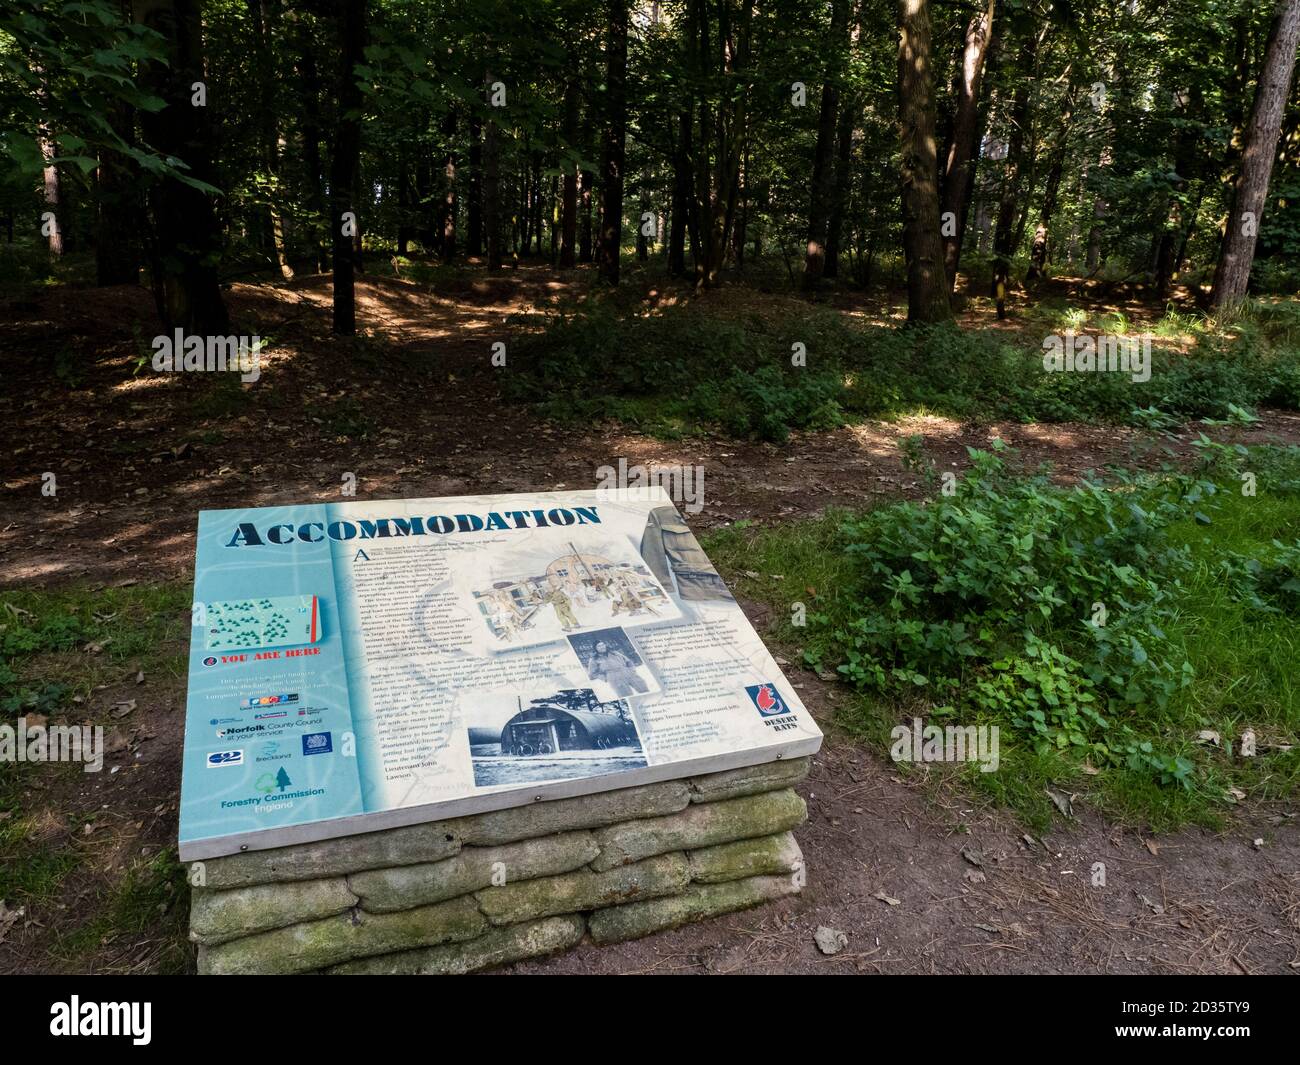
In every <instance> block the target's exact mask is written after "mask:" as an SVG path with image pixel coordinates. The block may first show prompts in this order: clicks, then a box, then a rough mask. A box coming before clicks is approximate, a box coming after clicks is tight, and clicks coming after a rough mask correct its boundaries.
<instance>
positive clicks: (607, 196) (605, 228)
mask: <svg viewBox="0 0 1300 1065" xmlns="http://www.w3.org/2000/svg"><path fill="white" fill-rule="evenodd" d="M627 4H628V0H609V8H608V10H609V27H608V33H607V35H606V38H605V116H604V117H605V127H604V129H605V136H604V145H603V151H602V154H601V170H602V176H601V212H600V243H599V247H600V252H599V260H600V263H599V264H600V276H601V277H602V278H604V279H605V280H606V281H608V282H609V283H610V284H611V285H617V284H618V278H619V259H620V252H621V250H622V245H623V177H624V174H623V167H624V164H625V159H626V152H627V145H626V138H627Z"/></svg>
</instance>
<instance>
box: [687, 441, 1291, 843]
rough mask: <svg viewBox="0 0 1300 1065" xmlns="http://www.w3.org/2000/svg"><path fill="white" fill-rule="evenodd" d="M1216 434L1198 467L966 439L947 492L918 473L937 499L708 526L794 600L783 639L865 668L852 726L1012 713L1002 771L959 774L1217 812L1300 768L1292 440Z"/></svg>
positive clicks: (1132, 807) (976, 780) (1041, 816)
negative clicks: (1256, 441)
mask: <svg viewBox="0 0 1300 1065" xmlns="http://www.w3.org/2000/svg"><path fill="white" fill-rule="evenodd" d="M1201 447H1202V451H1203V453H1204V459H1203V462H1202V468H1201V469H1199V470H1198V471H1197V472H1196V473H1194V474H1179V473H1175V472H1173V471H1171V470H1166V471H1164V472H1162V473H1161V474H1159V475H1153V476H1147V475H1144V476H1131V475H1124V474H1115V475H1112V476H1110V477H1108V478H1106V479H1102V478H1100V477H1098V478H1096V479H1093V480H1089V481H1086V482H1084V483H1082V484H1079V485H1077V486H1074V487H1070V488H1063V487H1060V486H1058V485H1055V484H1054V483H1052V482H1051V480H1050V479H1049V478H1048V477H1047V476H1046V474H1045V473H1044V474H1038V475H1031V476H1025V475H1018V474H1015V473H1013V472H1011V471H1010V470H1009V469H1008V468H1007V467H1006V465H1005V464H1004V462H1003V461H1002V459H1001V458H1000V457H999V456H997V455H994V454H984V453H979V452H973V453H972V459H973V468H972V469H971V471H969V472H968V473H965V474H964V475H963V476H962V477H961V479H960V481H959V482H957V483H956V484H955V485H954V486H951V487H954V488H955V491H953V493H952V494H951V495H949V494H945V493H944V491H943V486H942V485H941V484H940V483H939V482H938V481H937V479H935V478H934V473H933V470H922V473H923V475H927V476H930V477H931V478H932V485H933V488H934V492H933V496H932V497H931V498H930V499H929V500H927V501H926V502H925V503H912V502H900V503H894V504H891V505H888V506H883V507H880V508H877V509H876V510H873V511H870V512H868V513H866V514H845V513H839V514H831V515H827V516H826V517H824V518H822V519H820V520H817V521H813V522H809V523H803V524H799V525H795V526H783V527H781V528H778V529H772V530H757V529H753V528H750V527H744V526H737V527H733V528H732V529H728V530H725V531H723V532H720V533H716V534H714V535H712V536H711V537H709V538H708V544H707V546H708V549H709V551H710V553H711V554H712V555H713V556H714V557H715V559H716V560H717V562H718V563H719V565H720V566H722V567H723V569H724V570H725V571H727V572H728V575H729V576H731V577H732V578H733V579H734V580H735V581H736V582H737V584H738V591H740V592H741V594H744V595H748V596H753V597H756V598H762V599H765V600H767V601H769V602H772V603H774V604H776V605H777V606H778V609H779V611H781V613H780V616H779V620H778V622H777V624H776V625H775V626H774V627H773V629H772V632H771V635H772V636H773V637H774V638H775V639H776V640H777V641H778V642H779V643H781V644H783V645H785V646H787V647H790V648H793V649H795V650H796V651H798V652H801V653H802V654H803V657H804V659H805V661H806V662H807V663H808V664H810V665H812V666H813V667H815V668H817V669H818V671H819V672H820V673H822V674H823V675H826V676H838V677H839V678H840V679H841V680H842V681H843V682H844V683H846V684H847V685H848V686H849V688H850V689H851V690H852V692H853V693H854V695H853V698H852V699H851V700H850V704H849V706H848V707H847V708H846V709H845V710H844V711H843V712H842V713H841V715H840V723H841V724H842V725H844V726H845V727H846V728H848V729H849V730H851V731H852V732H854V733H856V734H857V735H860V736H862V737H863V738H864V739H865V740H866V741H867V742H869V743H870V744H872V745H874V746H876V747H877V748H878V749H881V750H882V751H884V750H888V747H889V737H890V730H891V729H893V728H894V727H895V726H896V725H898V724H900V723H906V722H909V721H910V720H911V718H912V717H913V716H919V717H922V718H924V719H925V720H926V722H927V723H933V724H938V725H941V726H942V725H945V724H956V725H961V726H967V725H997V726H998V727H999V729H1000V731H1001V765H1000V767H999V769H998V771H996V772H991V773H981V772H978V770H977V768H976V767H975V766H967V767H965V769H964V770H963V772H964V774H965V775H966V776H967V777H968V779H969V780H970V782H971V783H972V785H973V786H974V787H975V788H977V789H979V790H980V791H983V792H985V793H987V794H988V795H989V796H990V797H991V798H993V799H996V800H997V801H999V802H1003V803H1007V804H1009V805H1011V806H1013V807H1015V808H1016V809H1018V810H1019V811H1020V812H1021V813H1022V815H1023V816H1025V817H1026V819H1028V820H1029V821H1030V822H1031V823H1034V824H1036V825H1039V826H1041V825H1043V824H1045V823H1046V822H1047V821H1048V820H1050V817H1051V816H1052V802H1053V800H1052V799H1051V797H1050V796H1049V795H1048V789H1049V788H1052V789H1054V790H1057V791H1058V792H1061V791H1069V790H1078V791H1085V792H1087V793H1088V794H1089V795H1090V796H1091V798H1092V800H1093V801H1094V802H1095V803H1096V804H1097V805H1099V806H1101V807H1102V808H1103V809H1105V810H1107V811H1108V812H1109V813H1111V814H1113V815H1115V816H1117V817H1119V818H1120V819H1123V820H1126V821H1130V822H1139V823H1146V824H1148V825H1151V826H1152V827H1155V828H1157V829H1168V828H1172V827H1175V826H1177V825H1179V824H1183V823H1186V822H1196V823H1201V824H1206V825H1215V824H1218V823H1219V822H1220V821H1221V819H1222V817H1223V815H1224V814H1225V813H1226V812H1227V811H1228V810H1229V809H1230V808H1231V807H1232V805H1234V804H1235V803H1236V802H1237V801H1239V798H1240V797H1241V796H1242V795H1244V796H1245V797H1246V798H1248V799H1249V800H1271V799H1276V798H1280V797H1283V796H1289V795H1294V792H1295V787H1296V783H1297V775H1298V774H1300V747H1296V748H1294V749H1290V750H1288V749H1286V748H1287V746H1288V745H1294V744H1295V740H1296V733H1297V730H1300V691H1298V689H1300V684H1298V683H1297V681H1296V678H1295V675H1294V666H1295V663H1296V661H1297V660H1300V656H1297V642H1298V641H1300V638H1298V637H1297V628H1298V626H1297V619H1300V539H1297V538H1296V530H1297V529H1300V449H1295V448H1291V449H1274V448H1253V449H1246V448H1240V447H1236V448H1228V447H1223V446H1221V445H1215V444H1211V443H1210V442H1208V441H1204V440H1203V441H1202V444H1201ZM1247 474H1249V475H1251V476H1253V487H1254V491H1255V494H1254V495H1249V494H1245V492H1246V491H1248V490H1249V487H1250V484H1251V481H1250V478H1247V477H1245V476H1244V475H1247ZM800 603H802V604H803V605H804V608H805V610H806V622H807V623H806V625H804V626H799V625H798V624H797V621H798V610H797V604H800ZM1247 730H1250V731H1252V732H1253V733H1254V735H1255V740H1256V744H1257V753H1256V755H1255V756H1254V757H1250V758H1248V757H1242V754H1241V743H1242V736H1243V734H1245V733H1246V732H1247Z"/></svg>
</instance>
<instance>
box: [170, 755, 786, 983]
mask: <svg viewBox="0 0 1300 1065" xmlns="http://www.w3.org/2000/svg"><path fill="white" fill-rule="evenodd" d="M807 772H808V759H806V758H800V759H791V760H787V761H778V762H771V763H768V764H766V765H762V766H755V767H752V768H746V769H735V770H729V771H727V772H723V773H713V774H709V775H707V776H700V777H693V778H690V779H687V780H674V781H667V782H664V783H659V784H648V785H645V786H643V787H635V788H624V789H620V790H618V791H609V792H604V793H602V794H599V795H587V796H581V797H578V798H571V799H559V800H555V801H551V802H537V803H533V804H532V805H530V806H523V807H518V808H515V809H511V810H498V811H494V812H491V813H484V814H476V815H473V816H470V817H462V818H455V819H452V820H447V821H439V822H435V823H432V824H424V825H413V826H410V827H407V828H395V829H390V830H388V831H384V832H371V833H367V834H364V835H358V836H348V837H344V838H342V839H334V840H327V841H324V842H321V843H309V844H302V845H300V846H293V847H283V848H279V849H276V850H264V851H247V852H244V853H241V854H236V855H232V856H230V857H227V858H213V859H208V860H207V861H204V862H201V863H199V862H196V863H193V864H192V866H191V877H190V879H191V883H192V884H198V885H202V886H196V887H195V888H194V892H193V904H192V908H191V912H190V938H191V939H192V940H194V941H195V942H196V943H198V944H199V956H198V970H199V972H200V973H212V974H223V973H300V972H329V973H430V974H434V973H467V972H471V971H473V970H476V969H483V968H487V967H489V966H493V965H502V964H506V963H508V962H512V961H518V960H520V959H522V958H531V957H537V956H540V955H544V954H550V953H552V952H554V951H559V950H565V949H567V948H569V947H571V946H573V945H574V944H576V943H578V942H579V941H580V940H582V938H583V937H584V935H585V936H590V938H591V940H592V942H594V943H597V944H604V943H617V942H621V941H623V940H627V939H634V938H636V937H638V936H644V935H649V934H650V933H652V932H657V931H660V930H662V929H666V928H674V927H676V926H678V925H681V924H685V923H686V922H688V921H699V920H703V919H705V918H708V917H712V916H715V915H717V914H721V913H728V912H731V911H734V910H743V909H746V908H748V907H750V906H756V905H758V904H759V903H763V902H767V901H769V900H772V899H777V898H781V897H783V896H786V895H792V894H795V893H796V892H798V891H799V890H800V888H801V887H802V885H803V883H804V870H803V863H802V858H801V856H800V853H799V846H798V844H797V843H796V842H795V840H794V836H793V835H792V834H791V829H793V828H794V827H795V826H796V825H799V824H801V823H802V822H803V821H804V819H805V817H806V807H805V806H804V802H803V800H802V799H801V798H800V797H799V796H798V795H796V794H795V793H794V791H793V790H791V789H792V786H793V785H794V784H797V783H798V782H799V781H800V780H802V779H803V778H804V777H805V776H806V775H807Z"/></svg>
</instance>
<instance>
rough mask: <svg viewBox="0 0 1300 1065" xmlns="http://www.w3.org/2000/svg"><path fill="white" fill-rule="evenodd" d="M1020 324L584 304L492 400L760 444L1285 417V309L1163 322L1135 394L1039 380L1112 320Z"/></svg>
mask: <svg viewBox="0 0 1300 1065" xmlns="http://www.w3.org/2000/svg"><path fill="white" fill-rule="evenodd" d="M1093 318H1095V320H1092V319H1093ZM535 321H536V317H535V316H531V317H530V319H529V324H530V325H531V324H533V323H535ZM1029 321H1030V326H1029V328H1027V329H1026V330H1025V331H1024V332H1023V333H1022V334H1021V336H1020V337H1019V338H1018V339H1015V340H1008V339H1007V338H1006V336H1005V335H1002V334H995V333H991V332H989V333H981V332H975V331H963V330H961V329H959V328H956V327H954V326H936V327H925V328H909V329H895V328H883V327H870V328H862V327H860V326H858V325H856V324H855V323H853V322H852V321H850V320H849V319H847V318H845V317H844V316H843V315H841V314H839V313H838V312H836V311H834V310H830V309H826V308H819V307H816V306H812V305H809V304H806V303H803V302H802V301H799V300H794V299H784V300H782V301H779V302H778V303H777V304H776V305H775V311H772V310H769V311H767V312H765V313H759V312H758V311H756V310H754V309H752V308H747V307H746V305H745V304H743V303H738V304H737V305H736V306H732V305H730V304H727V303H722V304H719V303H718V302H716V301H714V302H710V301H698V302H687V303H684V304H679V305H673V306H670V307H667V308H666V309H663V310H658V311H654V312H646V311H644V310H643V309H640V308H633V307H626V306H620V305H618V304H617V303H615V302H614V301H612V300H602V299H599V298H592V299H588V300H587V301H586V302H584V303H582V304H580V305H575V306H570V307H566V308H564V309H561V310H559V311H556V312H555V313H553V314H551V315H549V316H548V317H547V319H546V322H545V325H544V327H543V328H542V329H541V330H540V331H536V332H532V333H530V334H529V335H526V336H525V337H524V338H523V339H521V340H520V341H519V342H518V343H517V344H516V345H515V346H514V347H513V348H512V350H511V354H510V358H511V367H512V373H511V374H510V375H509V376H508V377H507V378H505V380H504V382H503V388H504V390H505V393H506V396H507V398H509V399H512V400H515V401H519V402H527V403H531V404H534V405H536V406H537V407H538V408H539V410H540V411H541V412H542V413H543V414H544V415H545V416H547V417H551V418H554V419H557V420H560V421H570V422H588V421H592V420H599V419H617V420H619V421H622V422H625V423H628V424H631V425H634V426H636V427H638V428H640V429H642V430H644V431H647V432H650V433H654V434H656V435H659V436H666V437H675V436H680V435H682V434H685V433H693V432H698V431H701V430H703V429H706V428H721V429H722V430H723V431H725V432H727V433H729V434H731V435H734V436H738V437H757V438H759V439H764V440H772V441H782V440H784V439H785V438H786V436H787V435H788V433H789V432H790V431H791V430H792V429H825V428H831V427H834V426H836V425H839V424H841V423H842V422H844V421H845V420H846V419H848V420H851V419H854V418H861V417H877V418H889V417H894V416H898V415H903V414H909V413H913V412H916V411H918V410H924V411H928V412H932V413H935V414H941V415H949V416H952V417H956V418H962V419H966V420H1003V419H1010V420H1017V421H1025V422H1030V421H1040V422H1041V421H1048V422H1056V421H1093V422H1109V423H1134V424H1149V423H1150V422H1151V420H1152V418H1153V417H1156V416H1159V417H1163V418H1164V419H1167V420H1169V421H1171V422H1172V421H1185V420H1187V419H1190V418H1199V417H1213V418H1227V417H1230V416H1232V415H1233V412H1234V410H1240V411H1244V412H1251V411H1253V410H1254V409H1255V408H1257V407H1259V406H1261V405H1266V406H1276V407H1284V408H1288V409H1296V408H1297V407H1300V342H1298V340H1297V338H1300V308H1297V306H1296V305H1295V304H1294V303H1282V302H1278V303H1270V304H1264V303H1262V302H1260V303H1258V304H1255V305H1252V309H1251V310H1250V311H1249V312H1248V313H1247V314H1245V315H1243V316H1242V317H1241V318H1240V319H1238V320H1236V321H1234V322H1233V323H1232V324H1231V326H1230V328H1227V329H1225V330H1222V331H1218V332H1211V331H1208V330H1207V329H1206V328H1204V324H1203V323H1199V324H1198V323H1193V322H1191V321H1190V320H1189V321H1187V322H1184V321H1183V320H1182V319H1178V318H1177V316H1176V315H1175V318H1174V319H1170V320H1169V321H1168V323H1167V324H1166V325H1165V328H1164V332H1165V334H1166V335H1169V336H1175V335H1176V336H1178V337H1179V338H1180V339H1182V340H1187V341H1188V342H1190V345H1191V347H1190V350H1189V351H1182V350H1180V349H1179V347H1177V346H1173V345H1170V344H1167V343H1166V341H1165V340H1164V339H1163V338H1162V337H1161V336H1157V338H1156V340H1155V341H1153V342H1152V351H1151V363H1152V365H1151V377H1150V380H1148V381H1142V382H1135V381H1133V380H1132V377H1131V375H1130V374H1127V373H1121V372H1106V373H1084V372H1075V373H1061V372H1057V373H1051V372H1048V371H1046V370H1045V369H1044V368H1043V349H1042V346H1041V343H1042V341H1043V339H1044V337H1045V336H1047V335H1048V334H1049V333H1061V332H1063V331H1065V330H1066V329H1074V330H1084V329H1088V330H1093V331H1097V332H1104V333H1114V334H1120V335H1129V334H1131V332H1132V328H1133V327H1132V325H1131V323H1129V322H1128V321H1127V319H1125V318H1124V316H1123V315H1122V314H1119V313H1118V312H1109V313H1106V314H1101V315H1093V316H1091V318H1090V316H1089V314H1088V313H1087V312H1084V311H1080V310H1076V309H1072V308H1071V307H1070V306H1069V305H1068V304H1066V303H1064V302H1063V301H1062V302H1059V303H1057V304H1052V305H1050V306H1044V307H1043V308H1040V309H1038V310H1036V312H1035V313H1034V314H1032V315H1031V316H1030V319H1029ZM799 357H803V358H804V359H805V362H804V364H802V365H798V364H796V363H797V362H798V358H799ZM792 359H794V360H795V362H793V363H792Z"/></svg>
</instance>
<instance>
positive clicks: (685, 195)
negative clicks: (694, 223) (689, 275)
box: [668, 109, 694, 277]
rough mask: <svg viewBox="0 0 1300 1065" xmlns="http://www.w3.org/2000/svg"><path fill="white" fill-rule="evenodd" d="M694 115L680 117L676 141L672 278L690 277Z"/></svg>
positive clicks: (670, 235)
mask: <svg viewBox="0 0 1300 1065" xmlns="http://www.w3.org/2000/svg"><path fill="white" fill-rule="evenodd" d="M693 184H694V178H693V177H692V175H691V112H690V110H689V109H688V110H684V111H682V112H680V113H679V114H678V116H677V136H676V137H675V138H674V140H673V203H672V218H671V224H670V225H669V228H668V275H669V276H670V277H685V276H686V231H687V227H688V225H689V221H690V213H691V210H692V208H693V203H692V199H691V187H692V185H693Z"/></svg>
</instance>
